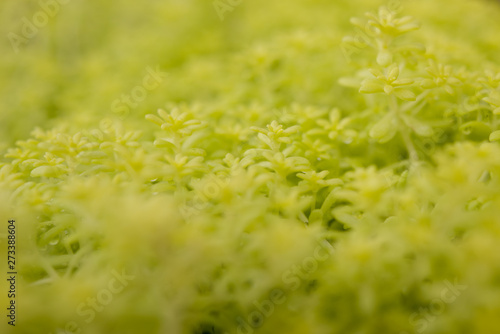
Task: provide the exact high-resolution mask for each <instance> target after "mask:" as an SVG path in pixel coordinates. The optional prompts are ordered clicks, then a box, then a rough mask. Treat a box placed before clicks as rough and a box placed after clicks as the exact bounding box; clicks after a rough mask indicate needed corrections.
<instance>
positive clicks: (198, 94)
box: [0, 0, 500, 147]
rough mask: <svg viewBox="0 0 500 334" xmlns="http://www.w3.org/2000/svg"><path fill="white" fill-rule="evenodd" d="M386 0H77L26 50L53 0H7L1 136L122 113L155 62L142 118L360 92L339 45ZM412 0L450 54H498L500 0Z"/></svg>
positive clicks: (0, 27)
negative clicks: (27, 30) (219, 5)
mask: <svg viewBox="0 0 500 334" xmlns="http://www.w3.org/2000/svg"><path fill="white" fill-rule="evenodd" d="M45 2H47V3H48V2H50V1H45ZM384 4H385V5H387V4H386V3H385V2H384V1H373V0H371V1H362V0H355V1H341V2H337V1H327V0H295V1H290V2H287V3H283V2H280V1H268V0H255V1H242V2H241V4H240V5H238V6H236V7H235V8H234V10H232V11H228V12H226V13H224V20H221V19H220V17H219V15H218V13H217V11H216V9H215V8H214V4H213V1H207V0H176V1H175V0H169V1H160V0H150V1H144V2H141V3H135V2H130V1H125V0H112V1H94V0H70V1H67V3H66V4H61V5H60V8H59V9H58V12H57V13H56V14H55V15H54V16H53V17H52V18H50V19H49V20H48V23H47V24H46V25H45V26H42V27H40V28H39V31H38V33H36V35H35V36H34V37H33V38H29V39H28V41H27V43H23V44H22V45H21V46H20V48H19V49H20V50H19V52H17V53H16V52H14V49H13V47H12V43H11V41H10V40H9V38H8V37H7V36H8V34H9V33H16V34H18V35H21V29H22V27H23V21H22V18H23V17H26V18H27V19H28V20H29V21H31V22H32V21H33V15H35V14H36V13H37V12H39V11H40V10H41V9H42V6H41V5H40V3H39V1H30V0H4V1H2V2H1V3H0V13H1V14H0V15H1V23H0V34H1V35H2V36H4V37H5V38H2V39H1V42H0V43H1V44H0V47H1V50H2V52H1V53H0V70H1V73H2V74H3V75H2V80H1V81H0V98H1V101H2V103H1V105H0V108H1V109H0V126H1V131H0V141H1V142H3V143H4V145H3V146H4V147H5V146H6V145H5V143H8V144H12V143H13V141H15V140H17V139H20V138H23V137H25V136H26V135H27V134H28V133H29V132H30V131H31V130H32V129H33V128H34V127H35V126H41V127H44V128H49V127H51V126H53V125H55V124H60V123H65V124H75V123H76V124H78V126H81V125H84V124H89V123H90V124H91V123H95V121H96V120H99V119H100V118H103V117H106V116H110V115H112V114H113V112H112V108H111V103H112V102H113V101H114V100H115V99H116V98H119V97H120V96H121V94H123V93H128V92H130V90H131V89H132V88H133V87H134V86H136V85H138V84H140V82H141V81H142V78H143V77H144V75H145V70H146V68H147V67H148V66H151V67H156V66H159V67H160V68H161V69H162V70H163V71H164V72H166V73H168V78H167V79H166V80H165V81H164V82H163V83H162V85H161V86H160V87H159V88H158V89H155V90H154V91H151V92H149V94H148V96H147V98H146V100H145V101H143V102H141V103H140V104H139V106H138V107H137V108H136V109H134V110H132V112H131V114H130V115H127V116H128V117H129V120H130V121H131V122H135V120H137V119H141V120H142V119H143V116H144V115H145V114H146V113H147V112H151V111H154V110H156V109H157V108H158V107H159V106H164V105H165V103H166V102H176V103H177V102H187V103H189V104H194V103H197V102H199V103H203V104H204V106H205V107H206V108H231V107H233V106H234V105H249V104H252V103H256V102H257V103H264V104H266V105H267V106H269V107H273V106H276V107H280V106H283V105H284V104H287V103H288V102H289V101H295V102H298V103H304V104H315V105H319V106H331V105H336V106H339V107H347V106H350V105H352V104H353V103H355V101H349V100H343V99H340V100H339V98H338V97H339V96H342V89H343V88H339V87H338V85H336V84H335V83H336V81H337V80H338V78H339V77H340V76H342V75H345V74H346V73H349V71H352V69H349V66H346V60H345V59H344V57H343V55H342V52H341V49H340V47H339V45H340V42H341V39H342V37H343V36H345V35H346V34H350V33H353V28H352V26H351V25H350V24H349V19H350V18H351V17H352V16H356V15H359V14H360V13H363V12H364V11H368V10H372V9H373V8H377V7H378V6H379V5H384ZM401 4H402V5H403V8H404V10H405V13H411V14H412V15H413V16H416V17H418V18H419V19H424V20H425V21H426V22H425V25H424V27H423V29H422V30H421V31H419V32H417V33H416V35H417V36H420V38H421V39H426V37H429V36H430V35H432V39H430V40H431V41H434V42H435V45H434V46H435V47H436V48H437V49H438V52H441V53H443V54H444V55H445V56H446V57H447V58H451V59H450V60H453V59H457V60H460V61H461V62H464V61H465V62H469V63H475V62H481V63H483V65H487V64H485V63H487V62H489V61H491V60H494V59H496V58H495V57H498V43H497V38H496V37H497V36H496V32H497V31H498V28H495V27H499V25H500V23H499V22H498V20H497V18H498V12H499V9H498V8H497V7H498V6H497V4H496V3H495V2H487V3H485V2H483V1H479V0H474V1H467V2H463V3H460V5H457V4H456V2H454V1H450V0H443V1H429V0H427V1H426V0H424V1H412V0H408V1H405V0H402V1H401ZM443 8H446V10H443ZM478 22H481V24H478ZM417 38H418V37H417ZM431 47H432V45H431ZM235 82H237V84H235ZM339 90H340V91H339Z"/></svg>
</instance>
